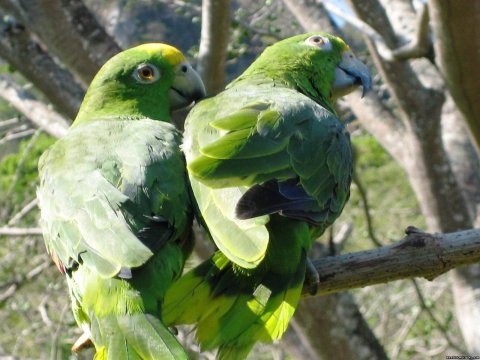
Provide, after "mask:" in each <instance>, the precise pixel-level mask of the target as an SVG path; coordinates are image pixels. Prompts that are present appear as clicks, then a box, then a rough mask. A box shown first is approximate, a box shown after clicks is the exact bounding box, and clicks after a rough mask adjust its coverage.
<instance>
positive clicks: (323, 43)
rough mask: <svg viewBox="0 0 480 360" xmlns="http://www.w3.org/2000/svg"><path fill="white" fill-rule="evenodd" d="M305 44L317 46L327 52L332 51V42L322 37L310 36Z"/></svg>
mask: <svg viewBox="0 0 480 360" xmlns="http://www.w3.org/2000/svg"><path fill="white" fill-rule="evenodd" d="M305 44H307V45H310V46H315V47H318V48H321V49H323V50H327V51H330V50H331V49H332V44H331V43H330V40H329V39H328V38H326V37H323V36H320V35H313V36H310V37H309V38H308V39H307V40H305Z"/></svg>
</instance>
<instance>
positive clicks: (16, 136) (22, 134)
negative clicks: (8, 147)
mask: <svg viewBox="0 0 480 360" xmlns="http://www.w3.org/2000/svg"><path fill="white" fill-rule="evenodd" d="M35 131H36V130H35V129H27V130H23V131H19V132H14V133H10V134H7V135H5V136H4V137H3V138H1V139H0V145H2V144H5V143H6V142H8V141H12V140H18V139H23V138H26V137H29V136H31V135H33V134H35Z"/></svg>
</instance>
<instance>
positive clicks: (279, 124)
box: [187, 89, 352, 267]
mask: <svg viewBox="0 0 480 360" xmlns="http://www.w3.org/2000/svg"><path fill="white" fill-rule="evenodd" d="M278 92H279V91H277V93H278ZM283 92H284V94H283V96H282V97H281V99H280V100H278V94H276V97H277V99H276V100H275V101H273V100H272V101H268V100H265V101H254V102H251V103H248V104H246V105H245V106H243V107H241V108H239V109H238V110H236V111H235V112H233V113H231V114H227V115H226V116H222V117H220V118H218V119H213V120H211V121H209V123H208V125H207V129H206V131H205V133H209V134H212V133H213V134H215V135H216V136H215V137H214V136H212V135H210V138H207V139H206V140H205V139H200V140H199V151H198V154H199V155H198V156H196V157H191V160H190V161H189V162H188V170H189V174H190V176H191V177H193V178H194V179H196V180H198V181H199V182H200V183H201V184H198V183H197V184H195V182H192V185H193V187H194V192H195V194H198V195H197V201H198V203H199V207H200V211H201V212H202V215H203V217H204V219H205V222H206V223H207V225H208V228H209V230H210V232H211V233H212V236H213V238H214V240H215V242H216V244H217V246H218V247H219V248H220V250H222V252H224V253H225V254H226V255H227V256H228V257H229V258H230V260H232V261H234V262H236V263H237V264H239V265H240V266H243V267H254V266H255V264H254V263H252V262H250V261H249V260H250V259H259V260H261V259H262V258H263V253H264V251H265V248H266V246H267V244H268V234H265V233H261V232H260V231H262V230H263V229H264V226H263V224H264V223H265V220H264V219H265V217H261V216H262V215H267V214H272V213H276V212H279V213H281V214H283V215H286V216H289V217H292V218H297V219H302V220H306V221H308V222H310V223H313V224H316V225H322V227H326V226H327V225H329V224H330V223H331V222H333V220H334V219H335V218H336V217H337V216H338V214H339V213H340V212H341V210H342V209H343V205H344V203H345V201H346V199H347V198H348V195H349V184H350V178H351V173H350V170H351V164H352V154H351V150H350V140H349V135H348V133H347V131H346V129H345V127H344V126H343V125H342V124H341V123H340V122H339V121H338V119H337V118H336V116H335V115H334V114H333V113H331V112H330V111H328V110H326V109H325V108H323V107H321V106H320V105H318V104H317V103H315V102H313V101H311V100H310V99H308V98H306V97H305V96H303V95H301V94H298V93H295V92H293V91H290V90H287V89H286V90H284V91H283ZM282 100H284V101H282ZM202 106H203V107H208V106H209V104H208V100H206V101H204V102H201V103H200V104H199V105H198V107H202ZM196 111H198V113H197V112H196ZM197 114H200V115H201V114H202V110H201V109H198V110H197V109H194V112H193V113H192V115H191V117H194V118H195V116H198V115H197ZM204 115H205V114H204ZM207 115H208V112H207ZM187 121H188V120H187ZM195 187H199V188H201V189H202V190H201V191H198V190H199V189H195ZM195 190H197V191H195ZM222 215H223V216H222ZM259 216H260V217H259ZM225 218H226V219H225ZM252 218H253V219H252ZM212 219H215V220H212ZM253 221H256V223H255V224H254V225H256V227H253V229H255V230H256V231H258V232H259V233H260V234H261V235H265V236H264V237H259V236H257V237H253V236H252V237H250V238H246V237H245V236H243V234H238V235H237V233H238V232H236V231H235V227H238V226H239V224H242V222H253ZM216 222H218V224H217V223H216ZM227 235H228V236H227ZM240 236H242V238H240ZM232 254H233V255H232ZM247 255H248V257H247ZM243 260H247V262H248V263H249V264H248V266H246V265H245V261H243Z"/></svg>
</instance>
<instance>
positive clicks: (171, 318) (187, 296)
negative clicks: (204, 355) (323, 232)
mask: <svg viewBox="0 0 480 360" xmlns="http://www.w3.org/2000/svg"><path fill="white" fill-rule="evenodd" d="M277 229H278V228H277ZM305 229H307V228H306V226H305ZM273 230H274V229H272V227H270V229H269V231H270V232H271V234H272V236H273V235H274V234H273ZM284 230H285V231H284V234H282V235H286V236H285V237H284V239H285V240H287V239H288V240H289V242H290V243H289V246H286V247H284V246H281V245H284V244H285V243H286V242H281V243H278V242H276V241H273V242H274V243H276V244H277V245H278V246H277V247H275V248H273V247H272V249H271V251H269V250H267V254H266V257H265V259H264V260H263V261H262V263H261V264H260V265H259V267H257V268H255V269H252V270H245V269H242V268H239V267H238V266H236V265H233V264H232V262H230V261H229V260H228V259H227V258H226V256H225V255H223V254H222V253H221V252H217V253H215V254H214V255H213V256H212V257H211V258H210V259H208V260H207V261H205V262H203V263H202V264H200V265H199V266H198V267H196V268H194V269H193V270H191V271H190V272H188V273H187V274H185V275H184V276H183V277H181V278H180V279H179V280H178V281H177V282H175V283H174V284H173V285H172V286H171V287H170V289H169V290H168V292H167V295H166V297H165V301H164V305H163V308H162V312H163V319H164V321H165V323H166V324H167V325H178V324H196V327H197V331H196V334H197V339H198V341H199V343H200V346H201V348H202V350H210V349H214V348H218V349H219V350H218V354H217V358H218V359H222V360H227V359H228V360H237V359H245V358H246V357H247V355H248V353H249V352H250V350H251V349H252V347H253V346H254V345H255V342H257V341H262V342H272V341H274V340H277V339H280V338H281V337H282V335H283V334H284V332H285V331H286V329H287V326H288V323H289V321H290V319H291V318H292V316H293V313H294V312H295V308H296V307H297V305H298V301H299V299H300V295H301V292H302V287H303V282H304V279H305V273H306V261H307V258H306V249H305V248H304V247H302V246H301V245H300V244H299V243H298V242H296V241H295V240H296V239H295V237H293V238H292V236H295V235H298V231H297V232H296V234H295V231H290V230H289V229H284ZM297 230H298V229H297ZM302 234H303V235H305V234H306V236H308V230H306V231H305V232H302ZM289 235H290V236H289ZM282 237H283V236H282ZM272 240H273V237H272ZM277 240H278V238H277ZM269 247H270V245H269ZM279 256H281V258H278V257H279Z"/></svg>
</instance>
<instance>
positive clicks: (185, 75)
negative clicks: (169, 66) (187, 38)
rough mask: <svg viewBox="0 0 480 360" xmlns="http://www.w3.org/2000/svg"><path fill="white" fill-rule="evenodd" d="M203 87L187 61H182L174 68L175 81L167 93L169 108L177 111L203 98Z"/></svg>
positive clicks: (198, 76)
mask: <svg viewBox="0 0 480 360" xmlns="http://www.w3.org/2000/svg"><path fill="white" fill-rule="evenodd" d="M205 95H206V93H205V86H204V85H203V82H202V79H201V78H200V75H198V73H197V72H196V71H195V70H194V69H193V68H192V66H191V65H190V64H189V63H188V62H187V61H182V62H181V63H180V64H178V65H177V66H176V67H175V79H174V80H173V84H172V86H171V87H170V90H169V91H168V98H169V100H170V108H171V109H172V110H178V109H181V108H183V107H186V106H188V105H190V104H191V103H192V102H194V101H198V100H200V99H202V98H204V97H205Z"/></svg>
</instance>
